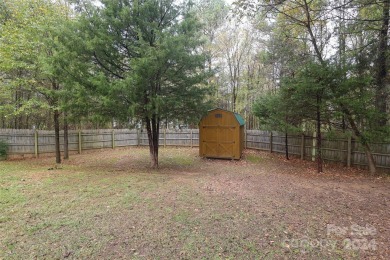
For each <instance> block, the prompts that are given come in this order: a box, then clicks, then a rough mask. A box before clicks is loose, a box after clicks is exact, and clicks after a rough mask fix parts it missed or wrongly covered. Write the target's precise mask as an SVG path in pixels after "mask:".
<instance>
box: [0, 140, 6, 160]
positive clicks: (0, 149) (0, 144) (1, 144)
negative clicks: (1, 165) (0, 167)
mask: <svg viewBox="0 0 390 260" xmlns="http://www.w3.org/2000/svg"><path fill="white" fill-rule="evenodd" d="M7 148H8V144H7V142H6V141H4V140H0V158H2V157H3V158H5V157H7Z"/></svg>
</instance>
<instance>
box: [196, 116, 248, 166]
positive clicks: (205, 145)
mask: <svg viewBox="0 0 390 260" xmlns="http://www.w3.org/2000/svg"><path fill="white" fill-rule="evenodd" d="M199 134H200V136H199V138H200V139H199V142H200V143H199V155H200V156H201V157H211V158H226V159H240V158H241V154H242V149H243V139H242V138H243V127H242V126H240V124H239V123H238V122H237V119H236V117H235V115H234V113H232V112H230V111H226V110H222V109H215V110H211V111H209V113H208V114H207V115H206V116H205V117H203V118H202V120H201V122H200V124H199Z"/></svg>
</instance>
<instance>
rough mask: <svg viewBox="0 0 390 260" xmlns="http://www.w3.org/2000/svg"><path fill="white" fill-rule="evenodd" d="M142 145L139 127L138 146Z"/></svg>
mask: <svg viewBox="0 0 390 260" xmlns="http://www.w3.org/2000/svg"><path fill="white" fill-rule="evenodd" d="M140 145H141V135H140V129H137V146H140Z"/></svg>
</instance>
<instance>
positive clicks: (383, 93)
mask: <svg viewBox="0 0 390 260" xmlns="http://www.w3.org/2000/svg"><path fill="white" fill-rule="evenodd" d="M389 6H390V0H384V1H383V10H382V26H381V30H380V33H379V45H378V56H377V61H376V70H377V71H376V87H377V89H376V92H375V105H376V108H377V110H378V111H379V112H381V114H382V115H383V116H381V118H380V119H379V121H378V124H379V126H385V125H386V123H387V113H386V112H387V108H386V102H387V99H388V90H387V86H386V85H387V84H386V77H387V51H388V44H387V41H388V30H389Z"/></svg>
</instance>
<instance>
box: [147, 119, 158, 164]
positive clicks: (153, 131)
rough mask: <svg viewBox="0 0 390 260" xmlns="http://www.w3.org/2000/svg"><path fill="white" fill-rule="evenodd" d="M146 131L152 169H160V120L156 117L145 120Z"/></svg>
mask: <svg viewBox="0 0 390 260" xmlns="http://www.w3.org/2000/svg"><path fill="white" fill-rule="evenodd" d="M145 124H146V131H147V134H148V140H149V153H150V160H151V164H150V166H151V167H152V168H158V145H159V134H160V133H159V131H160V120H159V118H158V117H157V116H156V115H153V116H152V118H149V117H146V118H145Z"/></svg>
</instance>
